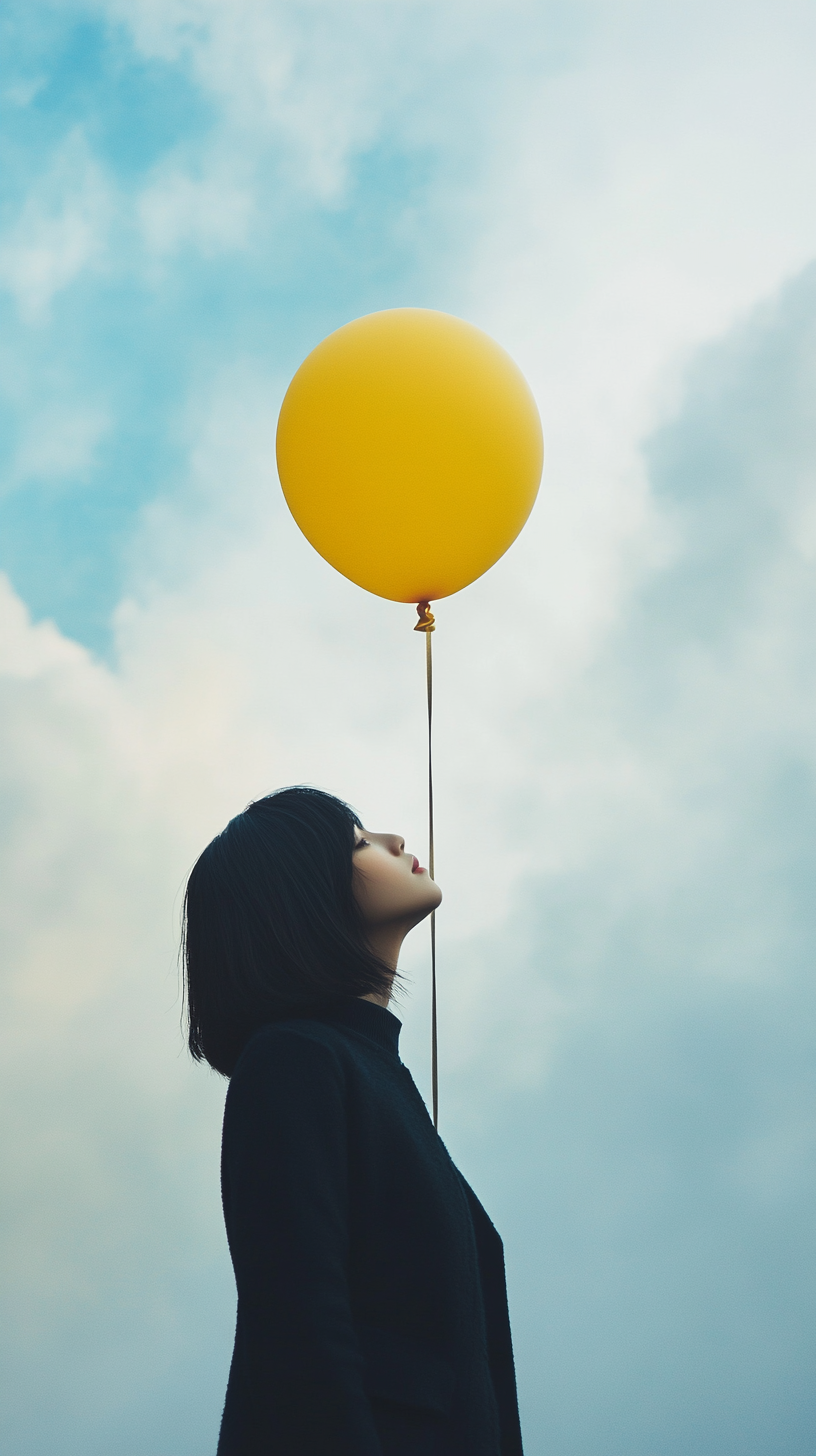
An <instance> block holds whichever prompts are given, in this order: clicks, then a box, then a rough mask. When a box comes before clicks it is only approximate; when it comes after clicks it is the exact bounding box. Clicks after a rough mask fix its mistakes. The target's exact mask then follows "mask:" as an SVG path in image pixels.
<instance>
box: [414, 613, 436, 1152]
mask: <svg viewBox="0 0 816 1456" xmlns="http://www.w3.org/2000/svg"><path fill="white" fill-rule="evenodd" d="M417 612H418V614H419V621H418V622H417V624H416V626H415V628H414V631H415V632H424V633H425V682H426V686H427V690H428V874H429V875H430V877H431V879H433V878H434V796H433V652H432V650H431V633H432V632H433V631H434V630H435V624H434V617H433V612H432V611H431V610H430V603H429V602H420V603H419V606H418V607H417ZM431 1096H432V1101H433V1125H434V1127H435V1128H438V1126H439V1059H438V1051H437V1023H436V911H435V910H432V911H431Z"/></svg>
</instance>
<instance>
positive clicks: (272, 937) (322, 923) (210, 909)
mask: <svg viewBox="0 0 816 1456" xmlns="http://www.w3.org/2000/svg"><path fill="white" fill-rule="evenodd" d="M355 825H356V826H357V827H358V828H362V825H361V824H360V821H359V819H358V818H357V815H356V814H355V813H354V810H353V809H351V808H349V806H348V804H344V803H343V801H342V800H341V799H335V798H334V796H333V795H332V794H324V793H322V792H321V790H319V789H310V788H305V787H303V786H298V787H296V788H291V789H279V790H278V792H277V793H274V794H269V795H268V796H267V797H266V798H264V799H257V800H256V801H255V802H254V803H252V804H249V805H248V806H247V808H246V809H245V810H244V812H243V813H242V814H238V815H236V817H235V818H234V819H231V820H230V822H229V824H228V825H227V827H226V829H224V830H222V831H221V833H220V834H218V835H216V837H215V839H213V840H212V842H211V843H210V844H208V845H207V848H206V849H205V850H204V852H203V854H201V855H200V856H199V858H198V860H197V861H196V863H195V865H194V866H193V868H192V870H191V872H190V877H189V879H188V881H187V889H186V891H185V895H184V911H183V930H182V954H183V958H184V970H185V982H186V987H185V989H186V1000H187V1015H188V1022H189V1033H188V1045H189V1048H190V1052H191V1053H192V1055H193V1057H194V1058H195V1060H196V1061H199V1062H200V1061H206V1062H209V1064H210V1066H211V1067H213V1068H214V1069H215V1071H217V1072H221V1073H222V1074H223V1075H224V1076H226V1077H229V1076H231V1075H232V1072H233V1070H234V1068H235V1063H236V1062H237V1060H238V1057H239V1055H240V1053H241V1050H242V1048H243V1047H244V1045H245V1044H246V1042H247V1040H248V1038H249V1037H250V1036H251V1035H252V1033H253V1032H254V1031H256V1030H257V1028H258V1027H260V1026H263V1025H264V1024H265V1023H266V1022H269V1021H276V1020H279V1019H280V1018H282V1017H286V1016H304V1015H305V1016H308V1015H309V1014H310V1012H314V1011H316V1010H317V1009H319V1008H320V1007H325V1006H327V1005H330V1004H332V1003H336V1002H338V1001H341V1000H344V999H347V998H348V997H352V996H365V995H368V994H369V993H371V992H377V993H382V992H383V991H387V990H388V989H389V987H390V984H391V979H392V975H391V971H390V970H389V968H388V967H387V966H386V965H384V964H383V962H382V961H380V960H378V958H377V957H376V956H375V955H374V954H373V952H372V951H371V950H370V949H369V948H368V946H367V944H366V939H365V922H364V921H363V918H362V916H361V914H360V911H359V910H358V907H357V904H356V901H355V899H354V895H353V893H352V854H353V851H354V839H355V835H354V828H355Z"/></svg>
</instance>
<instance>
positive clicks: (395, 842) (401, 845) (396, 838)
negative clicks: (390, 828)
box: [388, 834, 405, 854]
mask: <svg viewBox="0 0 816 1456" xmlns="http://www.w3.org/2000/svg"><path fill="white" fill-rule="evenodd" d="M388 838H389V839H390V841H391V844H390V849H391V853H392V854H402V853H403V851H404V849H405V840H404V839H402V838H401V837H400V835H399V834H389V836H388Z"/></svg>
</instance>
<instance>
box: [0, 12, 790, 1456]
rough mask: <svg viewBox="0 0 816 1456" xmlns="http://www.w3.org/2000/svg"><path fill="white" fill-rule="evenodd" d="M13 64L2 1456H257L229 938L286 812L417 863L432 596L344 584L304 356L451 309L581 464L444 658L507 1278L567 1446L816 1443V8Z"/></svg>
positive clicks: (473, 1001) (14, 39)
mask: <svg viewBox="0 0 816 1456" xmlns="http://www.w3.org/2000/svg"><path fill="white" fill-rule="evenodd" d="M3 27H4V32H5V33H4V37H3V53H4V57H5V60H4V67H3V75H2V101H3V107H4V123H3V135H4V163H3V168H2V175H3V184H4V189H5V190H4V194H3V202H2V238H0V285H1V286H2V302H1V303H0V307H2V325H3V327H2V340H3V343H2V349H3V354H2V398H1V400H0V407H1V408H2V412H3V423H4V428H3V431H2V453H3V472H2V487H0V571H2V576H0V692H2V711H1V712H0V784H1V785H2V789H1V792H2V822H1V823H0V866H1V870H0V873H1V875H2V918H1V919H0V941H1V942H2V950H1V951H0V959H1V960H2V1017H0V1039H2V1076H3V1082H4V1090H3V1096H2V1136H3V1144H4V1151H3V1153H2V1160H3V1168H4V1175H3V1183H2V1198H3V1203H4V1209H3V1220H2V1232H0V1260H1V1261H2V1268H3V1283H4V1286H5V1297H4V1304H5V1309H6V1314H5V1315H4V1319H3V1322H2V1332H1V1333H0V1344H1V1345H2V1380H3V1388H4V1389H3V1398H2V1401H1V1402H0V1410H1V1411H2V1414H0V1445H2V1448H3V1450H4V1451H9V1452H13V1453H14V1456H46V1453H47V1456H80V1453H81V1456H111V1453H112V1452H115V1453H116V1456H202V1453H205V1456H206V1453H212V1452H214V1450H215V1440H216V1434H217V1426H218V1419H219V1414H220V1405H221V1401H222V1397H223V1390H224V1386H225V1382H226V1372H227V1366H228V1361H229V1355H230V1350H231V1341H232V1321H233V1314H234V1300H233V1288H232V1278H231V1270H230V1266H229V1261H228V1256H227V1250H226V1245H225V1240H224V1236H223V1232H222V1225H221V1214H220V1204H219V1192H218V1166H217V1164H218V1143H219V1133H220V1112H221V1106H222V1102H223V1095H224V1084H223V1082H222V1081H221V1079H219V1078H217V1077H215V1076H214V1075H210V1074H209V1073H207V1072H206V1071H204V1070H203V1069H201V1068H196V1067H191V1066H190V1065H189V1064H188V1061H187V1060H186V1056H185V1053H184V1049H183V1041H182V1037H181V1033H180V1030H179V1015H180V1005H179V996H178V977H177V970H176V948H177V939H178V914H179V903H180V895H181V891H182V887H183V883H184V878H185V875H186V873H187V871H188V869H189V866H190V864H191V863H192V860H193V859H194V858H195V856H196V854H197V853H198V851H199V850H200V849H201V847H202V846H203V845H204V843H206V841H207V839H208V838H209V837H210V836H211V835H212V834H213V833H214V832H215V831H217V830H218V829H219V828H220V827H221V826H222V825H223V823H224V822H225V820H226V819H227V818H228V817H230V816H231V814H233V813H234V812H236V811H237V810H238V809H240V808H241V807H243V805H244V804H245V803H246V802H247V801H248V800H249V799H250V798H253V797H256V796H258V795H259V794H261V793H263V792H265V791H267V790H269V789H271V788H273V787H275V786H278V785H281V784H284V783H290V782H301V781H307V782H311V783H316V784H320V785H322V786H324V787H326V788H329V789H331V790H333V791H334V792H337V793H339V794H341V795H343V796H344V797H346V798H348V799H349V800H351V801H352V802H353V803H354V804H355V805H356V806H357V808H358V809H359V811H360V813H361V815H362V817H363V819H364V820H365V822H366V823H367V824H369V825H370V826H371V827H373V828H394V829H399V830H401V831H402V832H404V833H405V834H406V836H407V838H408V842H409V846H413V845H415V846H416V847H417V848H418V849H419V851H420V852H423V846H424V843H425V824H424V801H423V777H422V775H423V743H422V730H423V700H422V692H423V663H422V639H421V638H419V637H417V636H415V635H414V634H413V633H412V631H411V626H412V624H413V613H412V609H411V608H407V607H400V606H396V605H393V604H390V603H386V602H383V601H380V600H378V599H375V598H373V597H368V596H366V595H364V594H363V593H362V592H360V591H358V590H357V589H356V588H355V587H353V586H351V585H350V584H349V583H348V582H346V581H344V580H343V579H342V578H340V577H339V576H337V575H336V574H335V573H334V572H333V571H332V570H331V569H330V568H329V567H328V566H326V565H325V564H324V563H323V562H322V561H321V560H320V559H319V558H318V557H316V556H315V554H314V553H313V552H312V550H311V548H310V547H308V545H307V544H306V543H305V542H304V541H303V539H302V538H300V537H299V534H298V532H297V529H296V527H295V526H294V524H293V522H292V521H291V519H290V518H289V516H288V514H287V512H286V509H285V506H284V504H283V502H282V499H281V496H280V493H279V488H278V486H277V482H276V476H275V469H274V451H273V442H274V432H275V424H276V417H277V411H278V407H279V404H280V400H281V397H282V394H283V391H284V390H285V388H286V384H287V382H288V380H289V378H290V376H291V374H292V372H293V371H294V369H295V368H296V367H297V365H298V364H299V362H300V361H301V359H302V358H303V357H304V356H305V354H307V353H308V351H309V350H310V349H311V348H312V347H313V346H314V345H315V344H316V343H317V342H318V341H319V340H320V339H321V338H322V337H323V336H324V335H325V334H326V333H327V332H329V330H331V329H333V328H335V327H337V326H338V325H340V324H342V323H344V322H346V321H347V320H349V319H351V318H353V317H355V316H357V315H359V314H362V313H366V312H370V311H372V310H374V309H379V308H386V307H391V306H397V305H406V304H410V305H421V306H426V307H433V308H441V309H445V310H448V311H449V312H452V313H456V314H459V315H461V316H463V317H466V318H468V319H470V320H472V321H473V322H474V323H477V324H479V325H480V326H482V327H483V328H485V329H487V330H488V331H489V332H490V333H492V334H493V335H494V336H495V337H496V338H497V339H498V340H499V341H500V342H501V343H502V344H503V345H504V346H505V347H506V348H507V349H508V350H509V351H510V352H511V353H512V354H513V355H514V356H515V358H516V359H517V360H518V362H519V363H520V365H521V366H522V368H523V369H524V371H525V373H526V374H527V377H528V378H529V380H530V383H531V385H532V387H533V389H534V391H535V393H536V396H537V399H538V401H539V406H540V409H541V414H542V420H543V424H544V432H545V441H546V447H547V459H546V464H545V474H544V479H543V484H542V490H541V495H540V498H539V502H538V504H537V506H536V509H535V511H534V513H533V516H532V517H531V520H530V522H529V524H528V526H527V528H526V530H525V532H524V534H523V536H522V537H521V538H520V540H519V541H518V542H517V543H516V545H515V546H514V547H513V548H512V549H511V551H510V553H509V554H508V555H507V557H506V558H505V559H504V560H503V561H502V562H501V563H499V565H498V566H497V567H496V568H495V569H494V570H493V571H492V572H491V573H490V574H489V575H488V576H487V577H486V578H484V579H483V580H482V581H481V582H479V583H477V584H476V585H474V586H473V587H471V588H469V589H468V590H467V591H466V592H465V593H463V594H462V595H461V596H460V597H458V598H454V599H451V600H449V601H447V602H444V603H441V604H440V606H439V608H438V612H437V620H438V624H439V630H438V631H437V633H436V637H435V643H434V646H435V651H436V662H437V703H438V714H437V721H438V729H437V763H438V789H437V792H438V800H439V810H438V840H439V846H438V859H437V863H438V876H439V879H440V882H441V883H442V885H443V888H444V890H445V896H446V898H445V904H444V908H443V911H442V912H440V917H439V940H440V977H441V984H442V991H441V997H442V1000H441V1013H440V1014H441V1056H442V1072H441V1130H442V1132H443V1135H444V1137H445V1139H446V1141H447V1143H448V1146H449V1147H450V1149H451V1151H452V1153H453V1155H454V1157H455V1158H456V1159H457V1161H458V1162H459V1164H460V1166H461V1167H462V1169H463V1171H464V1172H465V1174H466V1175H467V1177H468V1178H469V1180H470V1181H471V1183H473V1184H474V1186H475V1187H476V1189H477V1191H478V1192H479V1194H480V1196H481V1197H482V1200H483V1202H484V1203H485V1204H486V1206H487V1207H488V1209H489V1211H490V1212H491V1213H492V1215H493V1217H494V1219H495V1221H496V1223H497V1224H498V1226H499V1228H500V1230H501V1232H502V1234H503V1236H504V1239H505V1245H506V1252H507V1261H508V1270H509V1281H510V1293H511V1306H512V1314H513V1325H514V1333H515V1342H516V1350H517V1365H518V1374H519V1386H520V1397H521V1406H522V1418H523V1425H524V1432H525V1442H526V1450H527V1452H528V1456H539V1453H541V1456H688V1453H690V1452H694V1453H695V1456H770V1453H772V1456H812V1452H813V1450H814V1440H816V1434H815V1433H814V1424H816V1422H815V1421H814V1414H816V1413H814V1409H813V1406H814V1402H813V1396H812V1389H813V1382H812V1363H813V1355H814V1338H813V1336H814V1321H813V1293H814V1291H813V1269H814V1257H813V1256H814V1249H813V1242H814V1240H813V1218H812V1200H813V1192H814V1189H813V1170H814V1159H813V1133H814V1127H813V1107H814V1101H813V1093H814V1087H813V1082H814V1075H813V1066H814V1061H813V1051H814V1048H813V1027H814V1020H813V1013H814V1007H813V963H814V956H815V955H816V934H815V933H814V931H815V930H816V927H815V926H814V913H813V886H814V875H816V832H815V831H816V823H814V818H815V817H816V816H814V800H815V799H816V632H815V631H814V624H815V623H816V435H814V422H815V417H816V188H814V185H813V137H814V135H816V88H814V86H813V78H812V77H813V55H814V46H816V12H815V11H814V9H813V7H812V6H811V5H809V4H807V3H805V0H773V3H771V0H740V3H739V4H737V3H736V0H706V3H705V4H703V3H702V0H682V3H680V0H652V3H651V4H649V3H646V0H550V3H545V0H540V3H535V4H533V3H521V0H519V3H514V0H502V3H495V0H469V3H467V4H465V3H461V0H434V3H426V0H343V3H338V0H335V3H327V0H297V3H294V0H279V3H274V0H97V3H93V0H89V3H87V4H80V3H73V0H54V3H52V4H48V3H44V0H9V3H8V4H7V5H6V6H5V8H4V19H3ZM413 940H414V941H415V942H416V943H415V944H413V943H412V942H409V943H408V945H407V946H406V952H405V960H404V967H405V971H406V977H407V980H408V982H409V986H408V991H407V992H406V994H405V996H404V997H403V1000H402V1003H401V1006H400V1008H399V1014H400V1016H401V1017H402V1019H403V1021H404V1025H405V1030H404V1032H403V1051H404V1056H405V1059H406V1060H407V1061H408V1062H409V1064H410V1065H411V1067H412V1068H413V1070H414V1073H415V1076H416V1078H417V1080H418V1082H419V1084H420V1086H421V1087H422V1088H423V1090H425V1091H426V1092H427V1090H428V1063H429V1058H428V956H427V940H426V938H425V932H423V931H419V932H417V934H416V935H415V936H414V937H413Z"/></svg>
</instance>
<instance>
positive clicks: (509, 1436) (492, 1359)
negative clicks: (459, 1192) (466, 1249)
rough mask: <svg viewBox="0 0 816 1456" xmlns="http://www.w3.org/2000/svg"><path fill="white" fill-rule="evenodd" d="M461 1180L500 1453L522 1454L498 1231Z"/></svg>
mask: <svg viewBox="0 0 816 1456" xmlns="http://www.w3.org/2000/svg"><path fill="white" fill-rule="evenodd" d="M459 1176H460V1177H461V1176H462V1175H461V1174H460V1175H459ZM462 1182H463V1184H464V1187H465V1193H466V1194H467V1199H468V1203H469V1205H470V1215H471V1219H472V1221H473V1232H474V1234H475V1236H476V1253H477V1256H478V1259H479V1273H480V1276H481V1282H482V1296H483V1299H484V1309H485V1323H486V1326H487V1358H488V1361H489V1364H490V1375H491V1379H492V1381H493V1389H494V1391H495V1395H496V1405H497V1407H498V1412H499V1429H500V1431H501V1456H523V1453H522V1445H521V1421H520V1418H519V1408H518V1394H517V1392H516V1368H515V1362H514V1360H513V1340H512V1336H511V1334H510V1311H509V1309H508V1305H507V1279H506V1275H505V1269H504V1246H503V1244H502V1241H501V1236H500V1234H499V1232H498V1230H497V1229H496V1228H495V1226H494V1225H493V1223H492V1221H491V1219H490V1217H489V1216H488V1214H487V1213H486V1212H485V1210H484V1208H483V1207H482V1205H481V1203H480V1202H479V1200H478V1198H477V1197H476V1194H475V1193H474V1192H473V1189H472V1188H471V1187H470V1184H469V1183H467V1182H466V1181H465V1179H464V1178H462Z"/></svg>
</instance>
